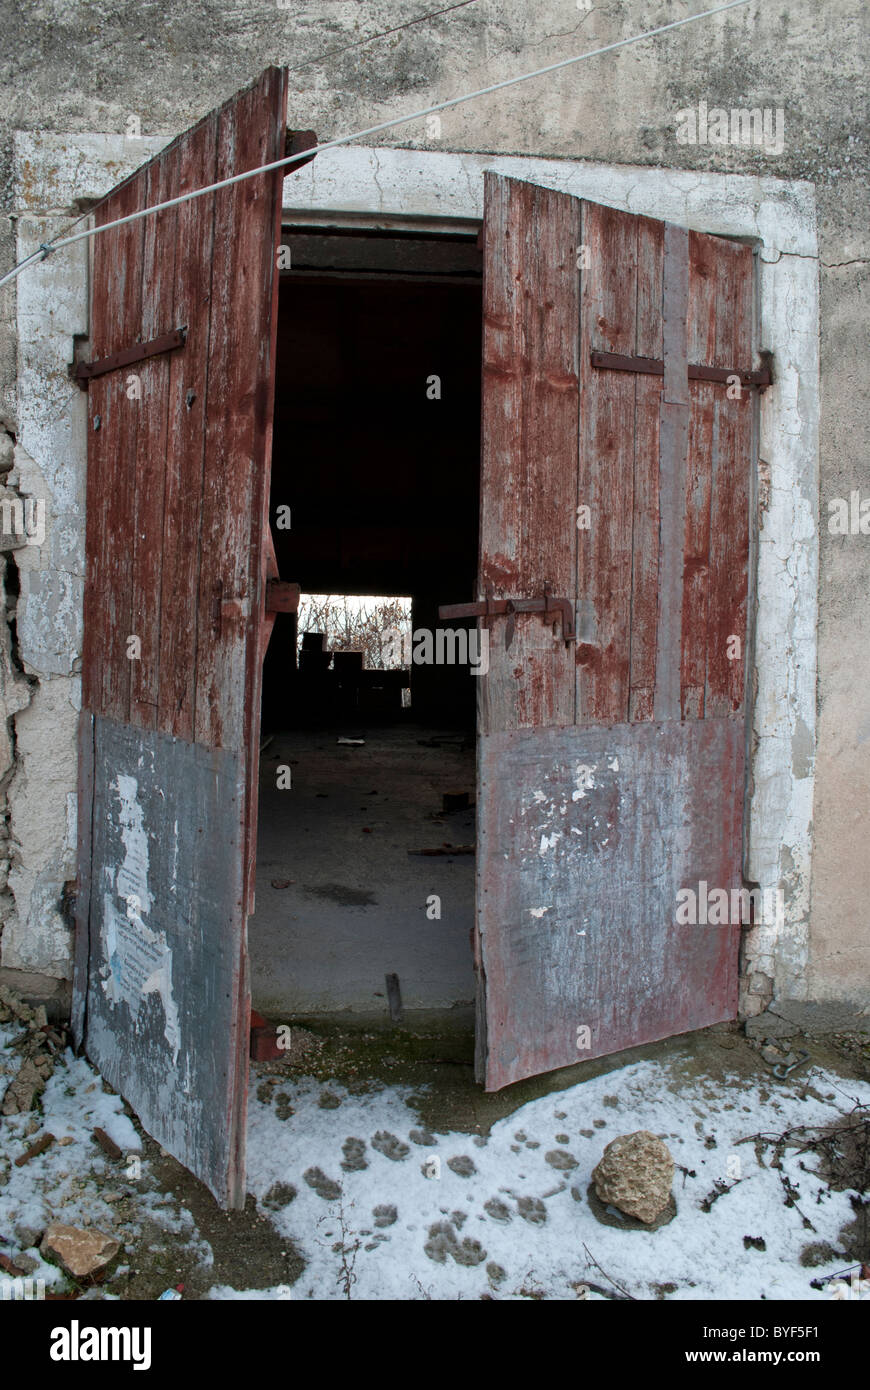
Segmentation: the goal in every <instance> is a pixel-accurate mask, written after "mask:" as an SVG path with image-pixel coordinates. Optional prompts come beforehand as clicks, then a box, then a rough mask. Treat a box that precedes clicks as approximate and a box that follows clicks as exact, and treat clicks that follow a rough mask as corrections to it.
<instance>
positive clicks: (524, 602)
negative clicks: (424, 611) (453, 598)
mask: <svg viewBox="0 0 870 1390" xmlns="http://www.w3.org/2000/svg"><path fill="white" fill-rule="evenodd" d="M516 613H540V614H541V616H542V618H543V619H544V622H554V621H555V619H556V618H557V617H558V615H559V614H560V613H561V615H562V637H563V638H564V640H565V642H576V640H577V634H576V632H575V630H574V604H573V602H572V601H571V599H569V598H555V597H554V595H553V594H550V593H546V592H545V594H544V597H543V598H489V597H487V598H485V599H481V600H480V601H479V602H478V603H446V604H442V605H441V607H440V608H439V609H438V616H439V618H483V620H484V625H485V626H487V627H488V626H489V621H490V619H492V618H498V617H504V616H507V618H508V628H507V632H506V633H505V646H506V647H509V646H510V644H511V641H512V640H513V632H514V621H513V620H514V615H515V614H516Z"/></svg>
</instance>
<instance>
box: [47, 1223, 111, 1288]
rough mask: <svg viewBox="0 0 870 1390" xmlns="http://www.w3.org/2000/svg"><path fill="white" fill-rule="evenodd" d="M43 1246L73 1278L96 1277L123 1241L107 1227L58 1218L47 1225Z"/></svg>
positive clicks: (51, 1257)
mask: <svg viewBox="0 0 870 1390" xmlns="http://www.w3.org/2000/svg"><path fill="white" fill-rule="evenodd" d="M39 1248H40V1250H41V1251H42V1253H43V1255H45V1256H46V1257H47V1258H48V1259H52V1260H55V1261H56V1262H57V1263H58V1264H59V1265H60V1266H61V1268H62V1269H64V1270H65V1271H66V1273H67V1274H69V1275H70V1276H71V1277H72V1278H73V1279H96V1278H99V1276H100V1275H101V1274H103V1273H104V1272H105V1271H106V1270H107V1269H108V1267H109V1265H110V1264H111V1263H112V1261H113V1260H114V1259H115V1257H116V1256H117V1254H118V1252H119V1251H120V1249H121V1242H120V1241H119V1240H115V1238H114V1236H109V1235H106V1233H105V1231H97V1230H93V1229H91V1230H84V1229H82V1227H80V1226H62V1225H61V1224H60V1223H59V1222H57V1221H55V1222H53V1223H52V1225H51V1226H49V1227H48V1228H47V1230H46V1232H45V1235H44V1236H43V1237H42V1245H41V1246H40V1247H39Z"/></svg>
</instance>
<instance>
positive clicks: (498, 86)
mask: <svg viewBox="0 0 870 1390" xmlns="http://www.w3.org/2000/svg"><path fill="white" fill-rule="evenodd" d="M749 3H750V0H729V3H728V4H726V5H717V6H716V7H715V9H712V10H703V11H701V13H699V14H693V15H687V16H686V17H685V18H683V19H675V20H673V21H672V22H671V23H670V24H662V25H660V26H659V27H658V28H657V29H647V30H646V31H645V32H644V33H643V34H633V35H631V36H630V37H629V38H627V39H619V40H617V42H615V43H608V44H605V45H604V46H603V47H602V48H593V49H591V50H590V51H589V52H588V53H579V54H575V55H574V56H573V57H571V58H562V59H560V61H559V62H557V63H548V64H547V66H546V67H543V68H535V69H534V71H532V72H525V73H521V74H520V75H519V76H518V77H507V78H504V80H503V81H501V82H494V83H492V85H491V86H489V87H480V88H478V90H477V91H474V92H466V93H465V94H464V95H463V96H459V97H449V98H448V99H447V100H446V101H438V102H435V104H434V105H433V106H425V107H423V108H422V109H421V110H419V111H412V112H409V113H408V114H406V115H404V116H394V117H393V118H392V119H391V120H388V121H380V122H379V123H378V124H377V125H373V126H368V127H367V128H366V129H365V130H357V131H353V132H352V133H351V134H349V135H339V136H337V137H336V138H335V139H334V140H326V141H324V143H323V144H322V145H314V146H313V147H312V148H311V149H308V150H302V151H300V152H299V153H298V154H291V155H285V157H284V158H283V159H275V160H273V161H272V163H271V164H262V165H260V166H259V167H258V168H256V169H247V170H245V172H244V173H241V174H233V175H232V176H231V177H230V178H226V179H221V180H220V181H219V182H218V183H210V184H206V185H205V187H203V188H194V189H191V190H190V191H189V192H188V193H182V194H181V195H180V196H179V197H177V198H169V199H168V200H167V201H166V202H165V203H155V204H154V205H153V206H152V207H149V208H140V209H139V210H138V212H131V213H128V215H127V216H126V217H118V218H116V219H115V221H114V222H104V223H102V224H101V225H100V226H99V227H87V228H85V230H84V231H81V232H75V233H74V234H73V235H71V236H65V237H60V238H59V239H57V240H55V241H53V242H51V243H43V244H42V245H41V246H40V247H39V249H38V250H37V251H34V252H33V253H32V254H31V255H30V256H28V257H27V258H26V259H25V260H23V261H21V262H19V264H18V265H16V266H13V268H12V269H11V270H9V271H7V272H6V274H5V275H3V276H2V277H0V289H2V288H3V286H4V285H7V284H9V282H10V281H11V280H14V279H15V278H16V277H17V276H18V275H20V274H21V272H22V271H23V270H26V269H27V268H28V267H29V266H31V265H35V264H37V263H38V262H41V261H44V260H45V258H46V257H47V256H49V255H52V254H53V253H54V252H55V251H59V250H60V248H61V247H63V246H72V245H73V244H74V243H75V242H77V241H84V240H86V239H87V238H88V237H92V236H96V235H97V234H98V233H99V232H108V231H111V230H112V229H113V228H115V227H123V226H125V225H126V224H127V223H128V222H136V221H138V220H139V219H140V218H142V217H151V216H153V215H154V213H157V212H166V211H168V209H169V208H174V207H178V206H179V205H180V204H181V203H187V202H190V201H191V200H192V199H193V198H202V197H204V196H205V195H206V194H207V193H217V192H219V191H220V190H221V189H222V188H230V187H232V185H233V184H237V183H241V182H243V180H244V179H252V178H255V177H256V176H257V175H259V174H269V173H272V172H273V170H275V169H282V168H286V167H287V166H288V165H290V164H295V163H297V162H298V161H299V160H300V159H305V160H307V159H311V158H313V156H314V155H316V154H323V153H324V152H325V151H326V150H334V149H337V148H339V146H341V145H347V144H349V143H350V142H351V141H352V140H363V139H365V138H366V137H368V136H370V135H379V134H381V133H382V132H383V131H385V130H392V129H394V128H395V127H396V126H398V125H404V124H405V123H406V122H408V121H417V120H421V119H422V118H423V117H424V116H431V115H434V114H435V112H437V111H448V110H449V109H450V108H451V107H454V106H461V105H462V103H463V102H466V101H474V100H476V99H477V98H478V97H484V96H490V95H491V94H492V93H493V92H501V91H504V90H505V88H506V87H515V86H517V85H518V84H519V83H520V82H529V81H531V80H532V78H535V77H545V76H547V75H548V74H549V73H551V72H559V71H560V70H561V69H562V68H568V67H571V66H573V64H575V63H582V62H584V61H585V60H586V59H588V58H598V57H600V56H601V55H602V54H603V53H612V52H614V50H615V49H618V48H626V47H628V45H629V44H633V43H641V42H642V41H643V40H644V39H651V38H655V37H656V36H657V35H658V34H666V33H668V32H669V31H670V30H672V29H681V28H682V27H683V26H684V25H686V24H693V23H694V22H695V21H696V20H699V19H709V18H710V16H711V15H714V14H724V13H725V11H726V10H734V9H737V7H738V6H740V5H748V4H749Z"/></svg>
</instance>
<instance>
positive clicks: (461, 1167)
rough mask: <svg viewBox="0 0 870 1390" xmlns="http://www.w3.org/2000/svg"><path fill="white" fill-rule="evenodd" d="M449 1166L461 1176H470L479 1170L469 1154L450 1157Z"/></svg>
mask: <svg viewBox="0 0 870 1390" xmlns="http://www.w3.org/2000/svg"><path fill="white" fill-rule="evenodd" d="M447 1167H448V1168H449V1169H450V1171H451V1172H452V1173H455V1174H456V1176H457V1177H459V1178H470V1177H473V1176H474V1174H475V1173H476V1172H477V1169H476V1168H475V1166H474V1163H473V1161H472V1160H471V1159H470V1158H469V1157H468V1154H457V1155H456V1156H455V1157H454V1158H448V1160H447Z"/></svg>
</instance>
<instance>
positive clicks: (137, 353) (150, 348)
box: [73, 325, 187, 389]
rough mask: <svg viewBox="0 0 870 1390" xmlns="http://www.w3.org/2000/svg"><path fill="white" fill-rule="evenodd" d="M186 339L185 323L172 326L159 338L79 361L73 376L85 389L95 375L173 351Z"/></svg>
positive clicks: (130, 365) (101, 374)
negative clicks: (179, 325) (90, 360)
mask: <svg viewBox="0 0 870 1390" xmlns="http://www.w3.org/2000/svg"><path fill="white" fill-rule="evenodd" d="M186 341H187V325H185V326H184V328H174V329H173V330H172V332H171V333H162V334H161V335H160V337H159V338H152V339H151V340H150V342H147V343H133V345H132V346H131V347H128V348H124V349H123V350H122V351H121V352H113V353H112V354H111V356H109V357H98V358H96V359H95V360H94V361H93V362H79V364H78V366H77V367H76V368H75V370H74V372H73V376H74V377H75V379H76V381H77V382H78V384H79V386H81V387H82V388H83V389H85V388H86V387H87V384H88V382H89V381H92V380H93V378H94V377H95V376H105V374H106V372H114V371H116V370H117V369H118V368H119V367H132V365H133V363H134V362H144V361H145V359H146V357H157V356H159V355H160V353H161V352H174V351H175V349H176V348H180V347H184V344H185V343H186Z"/></svg>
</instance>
